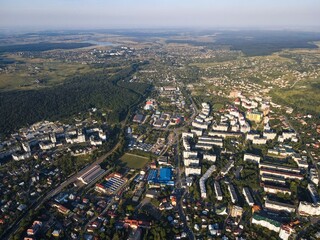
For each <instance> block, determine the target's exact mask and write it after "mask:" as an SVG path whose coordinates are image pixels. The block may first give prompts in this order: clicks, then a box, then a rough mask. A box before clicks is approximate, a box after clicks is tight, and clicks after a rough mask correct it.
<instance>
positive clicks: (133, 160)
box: [121, 153, 149, 169]
mask: <svg viewBox="0 0 320 240" xmlns="http://www.w3.org/2000/svg"><path fill="white" fill-rule="evenodd" d="M121 161H122V162H124V163H126V166H127V167H129V168H134V169H140V168H142V167H144V166H145V165H146V164H147V162H148V161H149V158H147V157H142V156H139V155H135V154H131V153H125V154H124V155H123V156H122V157H121Z"/></svg>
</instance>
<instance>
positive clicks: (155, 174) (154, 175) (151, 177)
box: [147, 167, 174, 187]
mask: <svg viewBox="0 0 320 240" xmlns="http://www.w3.org/2000/svg"><path fill="white" fill-rule="evenodd" d="M147 181H148V183H149V184H151V185H153V186H158V187H159V186H160V185H170V186H173V185H174V181H172V168H170V167H161V168H160V169H159V170H155V169H151V170H150V171H149V174H148V177H147Z"/></svg>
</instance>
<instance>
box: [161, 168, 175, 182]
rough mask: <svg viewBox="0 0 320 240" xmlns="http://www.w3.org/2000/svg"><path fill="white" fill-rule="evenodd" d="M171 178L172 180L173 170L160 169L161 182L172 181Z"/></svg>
mask: <svg viewBox="0 0 320 240" xmlns="http://www.w3.org/2000/svg"><path fill="white" fill-rule="evenodd" d="M171 178H172V169H171V168H160V177H159V181H170V180H171Z"/></svg>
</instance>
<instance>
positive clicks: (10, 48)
mask: <svg viewBox="0 0 320 240" xmlns="http://www.w3.org/2000/svg"><path fill="white" fill-rule="evenodd" d="M92 45H93V44H91V43H76V42H74V43H48V42H40V43H30V44H15V45H5V46H0V53H2V52H24V51H33V52H39V51H49V50H54V49H74V48H83V47H90V46H92Z"/></svg>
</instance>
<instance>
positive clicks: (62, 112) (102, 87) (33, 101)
mask: <svg viewBox="0 0 320 240" xmlns="http://www.w3.org/2000/svg"><path fill="white" fill-rule="evenodd" d="M137 68H138V65H136V64H132V65H131V67H128V68H124V69H122V70H120V71H119V72H118V73H116V74H115V75H112V77H110V76H108V75H107V74H106V73H105V72H104V71H101V72H100V73H89V74H85V75H82V76H78V77H73V78H71V79H69V80H66V81H65V83H64V84H61V85H58V86H55V87H51V88H44V89H39V90H21V91H8V92H1V93H0V133H4V134H7V133H10V132H12V131H13V130H16V129H17V128H19V127H22V126H25V125H28V124H32V123H34V122H37V121H41V120H45V119H46V120H57V119H60V118H65V117H70V116H72V115H74V114H76V113H78V112H81V111H87V110H88V109H89V108H91V107H97V108H99V109H104V110H105V111H106V112H108V114H107V118H108V120H110V121H114V122H117V121H119V120H122V119H123V118H124V117H125V116H126V112H127V110H128V107H129V106H130V105H132V104H134V103H136V101H137V100H139V98H140V96H141V94H143V93H144V92H145V91H146V90H147V89H148V87H149V85H147V84H142V83H129V82H128V81H125V82H122V81H121V83H120V80H126V79H127V78H129V77H130V76H131V75H132V73H133V72H135V71H136V70H137Z"/></svg>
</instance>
